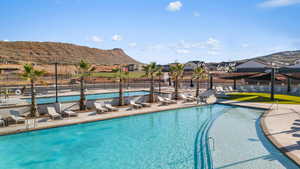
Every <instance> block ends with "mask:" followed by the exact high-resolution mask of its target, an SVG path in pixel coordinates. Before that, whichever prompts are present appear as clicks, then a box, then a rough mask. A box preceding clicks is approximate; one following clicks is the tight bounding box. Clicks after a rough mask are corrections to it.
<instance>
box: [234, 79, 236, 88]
mask: <svg viewBox="0 0 300 169" xmlns="http://www.w3.org/2000/svg"><path fill="white" fill-rule="evenodd" d="M233 90H236V79H234V80H233Z"/></svg>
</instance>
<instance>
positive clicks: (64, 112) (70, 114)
mask: <svg viewBox="0 0 300 169" xmlns="http://www.w3.org/2000/svg"><path fill="white" fill-rule="evenodd" d="M62 113H63V114H65V115H67V116H68V117H71V116H78V114H77V113H76V112H74V111H71V110H65V111H63V112H62Z"/></svg>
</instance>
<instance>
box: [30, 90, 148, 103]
mask: <svg viewBox="0 0 300 169" xmlns="http://www.w3.org/2000/svg"><path fill="white" fill-rule="evenodd" d="M147 94H149V92H148V91H130V92H124V96H125V97H126V96H143V95H147ZM114 97H119V93H118V92H112V93H97V94H87V95H86V99H87V100H96V99H107V98H114ZM25 100H26V101H27V102H29V103H30V102H31V99H30V98H26V99H25ZM78 100H80V96H79V95H72V96H59V97H58V101H59V102H72V101H78ZM55 101H56V100H55V97H38V98H37V103H38V104H46V103H55Z"/></svg>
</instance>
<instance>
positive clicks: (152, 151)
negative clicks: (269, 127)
mask: <svg viewBox="0 0 300 169" xmlns="http://www.w3.org/2000/svg"><path fill="white" fill-rule="evenodd" d="M261 113H262V111H261V110H257V109H248V108H240V107H233V106H225V105H218V104H216V105H207V106H199V107H192V108H183V109H176V110H168V111H163V112H158V113H151V114H145V115H137V116H130V117H124V118H118V119H112V120H105V121H99V122H93V123H85V124H78V125H72V126H67V127H60V128H53V129H47V130H39V131H33V132H27V133H20V134H15V135H7V136H0V158H1V160H0V168H5V169H7V168H9V169H29V168H30V169H41V168H42V169H69V168H82V169H85V168H89V169H112V168H118V169H187V168H191V169H202V168H203V169H204V168H208V169H212V168H231V167H232V166H235V165H233V164H232V163H234V162H240V159H239V158H236V157H235V154H238V156H240V157H242V158H245V159H247V158H248V157H249V151H250V152H251V154H252V155H257V156H260V155H261V152H263V153H265V152H268V148H266V145H267V146H271V147H272V145H271V144H270V143H269V142H268V141H267V140H261V139H262V138H261V137H259V136H257V137H255V133H256V132H258V130H256V127H255V126H256V122H257V119H258V117H259V115H260V114H261ZM230 114H232V115H233V116H232V117H231V115H230ZM228 115H229V116H228ZM227 116H228V118H226V119H223V120H222V121H221V123H220V121H219V120H220V119H222V118H224V117H227ZM237 117H239V118H237ZM244 117H247V118H244ZM215 119H217V120H216V121H215V122H214V123H213V121H214V120H215ZM233 122H234V123H233ZM223 125H226V126H223ZM227 125H228V126H235V127H234V128H237V127H238V126H242V127H240V129H241V130H243V131H244V132H248V131H249V130H250V129H251V133H252V135H251V137H249V136H248V135H245V134H244V135H241V138H242V139H237V140H238V143H237V142H232V143H230V141H232V140H234V138H235V137H240V134H241V133H239V132H233V133H236V134H235V135H234V134H233V135H228V136H224V133H226V132H230V131H233V129H232V128H229V127H227ZM211 126H212V128H210V127H211ZM251 126H252V128H251ZM253 126H254V128H253ZM220 127H223V128H220ZM228 128H229V129H230V130H229V131H228ZM249 128H250V129H249ZM253 129H254V130H253ZM229 136H230V137H231V138H229ZM210 137H213V138H214V139H210ZM243 138H247V139H243ZM212 140H215V141H214V143H215V144H213V141H212ZM261 141H262V142H261ZM249 142H250V143H252V142H253V143H255V144H249ZM223 143H224V144H223ZM247 144H249V145H250V146H248V147H247V146H246V147H244V145H247ZM222 146H223V147H222ZM227 146H229V148H231V149H228V147H227ZM257 147H258V148H257ZM273 148H274V147H273ZM278 153H279V152H278ZM222 156H224V157H222ZM227 156H228V157H227ZM278 157H279V156H274V157H272V163H267V162H262V163H257V165H256V168H268V167H273V168H275V169H276V168H284V166H289V167H294V165H293V163H292V162H291V161H289V160H288V159H287V158H285V157H284V156H282V155H280V158H282V159H284V160H282V159H280V158H278ZM234 158H236V161H234V160H233V161H230V160H231V159H234ZM262 160H266V161H267V160H269V159H267V158H266V159H263V158H262ZM224 161H225V162H224ZM227 162H228V163H227ZM229 162H230V163H229ZM275 164H276V165H275ZM236 166H238V165H236ZM242 166H243V165H242ZM250 166H252V165H250ZM238 167H240V166H238ZM240 168H241V167H240ZM242 168H243V167H242ZM250 168H251V167H250ZM252 169H255V168H252Z"/></svg>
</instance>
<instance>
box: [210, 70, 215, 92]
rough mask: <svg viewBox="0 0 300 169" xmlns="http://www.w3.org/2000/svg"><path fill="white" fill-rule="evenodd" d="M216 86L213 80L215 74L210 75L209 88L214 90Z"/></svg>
mask: <svg viewBox="0 0 300 169" xmlns="http://www.w3.org/2000/svg"><path fill="white" fill-rule="evenodd" d="M213 87H214V80H213V75H212V74H210V75H209V89H210V90H212V89H213Z"/></svg>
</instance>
